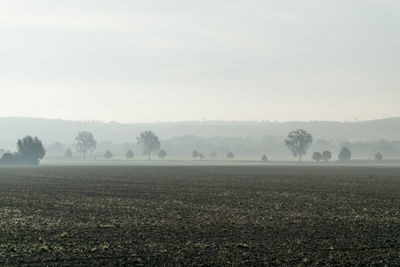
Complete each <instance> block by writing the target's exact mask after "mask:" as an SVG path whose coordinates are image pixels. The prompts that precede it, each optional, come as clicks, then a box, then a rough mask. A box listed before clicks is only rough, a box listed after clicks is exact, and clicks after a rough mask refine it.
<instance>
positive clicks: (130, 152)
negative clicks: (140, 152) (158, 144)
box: [126, 149, 135, 159]
mask: <svg viewBox="0 0 400 267" xmlns="http://www.w3.org/2000/svg"><path fill="white" fill-rule="evenodd" d="M134 157H135V154H133V151H132V150H131V149H129V150H128V152H126V158H127V159H133V158H134Z"/></svg>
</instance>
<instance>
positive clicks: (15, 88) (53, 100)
mask: <svg viewBox="0 0 400 267" xmlns="http://www.w3.org/2000/svg"><path fill="white" fill-rule="evenodd" d="M399 32H400V1H398V0H375V1H372V0H202V1H194V0H169V1H165V0H146V1H142V0H140V1H137V0H68V1H60V0H59V1H55V0H1V1H0V36H1V39H0V90H1V95H0V100H1V104H0V117H10V116H13V117H14V116H21V117H43V118H61V119H68V120H100V121H119V122H156V121H164V122H167V121H193V120H204V119H206V120H252V121H259V120H271V121H275V120H277V121H292V120H300V121H308V120H339V121H345V120H350V121H353V120H369V119H378V118H385V117H394V116H400V75H399V74H400V73H399V64H400V63H399V62H400V35H399Z"/></svg>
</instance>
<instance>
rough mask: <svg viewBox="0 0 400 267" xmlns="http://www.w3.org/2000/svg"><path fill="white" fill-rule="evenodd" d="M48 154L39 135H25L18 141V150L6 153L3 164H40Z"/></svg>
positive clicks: (3, 156)
mask: <svg viewBox="0 0 400 267" xmlns="http://www.w3.org/2000/svg"><path fill="white" fill-rule="evenodd" d="M45 155H46V150H45V148H44V146H43V144H42V141H41V140H40V139H39V138H37V137H32V136H25V137H23V138H22V139H18V141H17V152H14V153H9V152H7V153H4V154H3V155H2V157H1V159H0V164H1V165H39V163H40V160H41V159H43V158H44V156H45Z"/></svg>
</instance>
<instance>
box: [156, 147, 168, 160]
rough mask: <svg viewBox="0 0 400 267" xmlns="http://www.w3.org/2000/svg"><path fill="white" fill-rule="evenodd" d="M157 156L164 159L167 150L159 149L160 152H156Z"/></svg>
mask: <svg viewBox="0 0 400 267" xmlns="http://www.w3.org/2000/svg"><path fill="white" fill-rule="evenodd" d="M158 157H159V158H161V159H165V158H166V157H167V152H165V150H163V149H162V150H160V152H158Z"/></svg>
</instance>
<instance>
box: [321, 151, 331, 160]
mask: <svg viewBox="0 0 400 267" xmlns="http://www.w3.org/2000/svg"><path fill="white" fill-rule="evenodd" d="M331 158H332V153H331V152H330V151H328V150H325V151H324V152H322V159H323V160H325V161H329V160H330V159H331Z"/></svg>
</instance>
